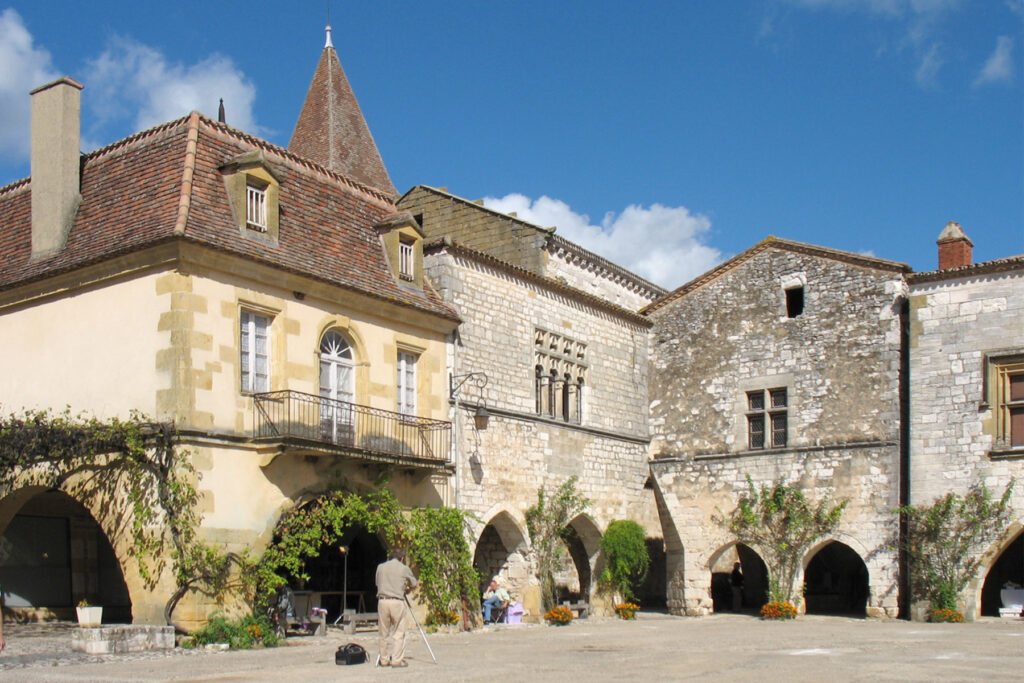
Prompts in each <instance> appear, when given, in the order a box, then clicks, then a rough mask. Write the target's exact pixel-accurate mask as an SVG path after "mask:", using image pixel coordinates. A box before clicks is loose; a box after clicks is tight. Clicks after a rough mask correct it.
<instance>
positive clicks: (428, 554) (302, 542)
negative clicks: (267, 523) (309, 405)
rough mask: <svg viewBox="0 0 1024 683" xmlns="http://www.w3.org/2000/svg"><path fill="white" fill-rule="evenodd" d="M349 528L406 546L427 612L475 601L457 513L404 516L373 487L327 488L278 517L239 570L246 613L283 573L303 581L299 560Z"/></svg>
mask: <svg viewBox="0 0 1024 683" xmlns="http://www.w3.org/2000/svg"><path fill="white" fill-rule="evenodd" d="M379 483H380V482H379ZM353 525H359V526H362V527H363V528H365V529H366V531H367V532H369V533H371V534H380V535H382V536H383V537H384V539H385V541H386V542H387V544H388V545H390V546H391V547H402V548H408V549H409V562H410V564H411V565H412V567H413V570H414V571H415V572H416V573H417V574H418V578H419V582H420V589H419V590H420V594H421V595H422V596H423V598H424V599H425V600H426V602H427V606H428V609H429V610H430V612H431V614H432V615H435V616H439V615H442V614H446V613H452V612H454V611H456V610H457V608H458V607H459V606H460V604H461V602H462V600H463V599H465V600H467V601H470V602H472V600H473V599H475V593H476V581H477V578H476V571H475V570H474V569H473V564H472V558H471V557H470V555H469V546H468V544H467V543H466V536H465V532H464V529H465V515H464V514H463V513H461V512H459V511H457V510H454V509H452V508H417V509H415V510H413V511H412V512H411V513H409V514H408V515H406V514H404V513H403V511H402V508H401V506H400V505H399V503H398V500H397V499H396V498H395V496H394V494H393V493H391V491H389V490H388V489H385V488H381V489H379V490H376V491H373V492H370V493H364V494H356V493H351V492H346V491H330V492H327V493H325V494H323V495H321V496H320V497H319V498H317V499H316V500H315V501H313V502H311V503H310V504H308V505H304V506H301V507H298V508H295V509H294V510H291V511H290V512H288V513H286V514H285V515H284V516H282V517H281V519H280V521H279V522H278V523H277V527H276V529H275V532H274V541H273V542H272V543H271V544H270V546H269V547H268V548H267V550H266V551H265V552H264V553H263V555H262V557H260V558H259V559H258V560H256V561H254V562H251V563H250V565H249V567H248V568H247V570H246V571H244V572H243V576H245V577H246V579H245V580H246V583H247V587H248V590H249V591H250V597H251V602H252V605H253V609H254V611H256V612H257V613H262V612H263V611H265V610H267V609H268V608H269V607H270V605H271V604H272V601H273V598H274V596H275V594H276V592H277V589H278V588H279V587H281V586H283V585H285V584H286V583H287V578H286V577H287V576H292V577H295V578H297V579H307V580H308V579H309V575H308V574H307V573H306V563H307V561H308V560H310V559H312V558H314V557H316V556H317V555H319V553H320V550H321V548H323V546H324V545H325V544H334V543H337V542H338V541H339V540H340V539H341V538H342V536H343V535H344V533H345V530H346V529H347V528H349V527H351V526H353Z"/></svg>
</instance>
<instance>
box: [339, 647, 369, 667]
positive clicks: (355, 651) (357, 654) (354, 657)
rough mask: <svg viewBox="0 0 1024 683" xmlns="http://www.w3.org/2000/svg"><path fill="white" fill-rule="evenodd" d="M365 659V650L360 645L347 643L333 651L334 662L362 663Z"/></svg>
mask: <svg viewBox="0 0 1024 683" xmlns="http://www.w3.org/2000/svg"><path fill="white" fill-rule="evenodd" d="M365 661H366V650H364V649H363V648H362V646H361V645H357V644H355V643H348V644H347V645H342V646H341V647H339V648H338V651H337V652H335V653H334V663H335V664H362V663H363V662H365Z"/></svg>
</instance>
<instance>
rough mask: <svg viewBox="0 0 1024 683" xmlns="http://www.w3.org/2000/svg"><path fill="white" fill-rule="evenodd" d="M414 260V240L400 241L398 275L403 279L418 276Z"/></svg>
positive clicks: (411, 278)
mask: <svg viewBox="0 0 1024 683" xmlns="http://www.w3.org/2000/svg"><path fill="white" fill-rule="evenodd" d="M414 263H415V261H414V260H413V244H412V242H399V243H398V276H399V277H400V278H402V279H403V280H413V279H415V278H416V266H415V265H414Z"/></svg>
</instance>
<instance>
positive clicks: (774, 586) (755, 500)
mask: <svg viewBox="0 0 1024 683" xmlns="http://www.w3.org/2000/svg"><path fill="white" fill-rule="evenodd" d="M848 502H849V501H846V500H842V501H839V502H838V503H833V502H832V500H831V499H830V498H828V497H825V498H823V499H822V500H820V501H818V502H817V503H812V502H811V501H809V500H807V497H806V496H804V494H803V492H802V491H800V489H798V488H796V487H795V486H791V485H789V484H786V483H785V482H784V481H783V480H782V479H780V480H778V481H776V482H774V483H773V484H771V485H768V484H765V485H762V486H761V488H760V490H759V489H757V488H756V487H755V486H754V482H753V480H752V479H751V478H750V476H749V475H748V476H747V494H746V495H745V496H741V497H740V499H739V502H738V503H737V505H736V508H735V509H734V510H733V511H732V512H731V513H729V514H728V515H722V514H721V513H719V514H718V515H717V516H716V517H715V521H716V522H717V523H718V524H719V525H720V526H723V527H725V528H726V529H728V530H729V531H731V532H732V533H733V534H734V535H735V536H736V540H737V541H739V542H740V543H743V544H745V545H749V546H751V547H753V548H755V549H757V550H760V551H761V552H762V553H764V563H765V564H766V565H767V566H768V576H769V581H768V583H769V588H768V596H767V598H768V600H769V601H770V602H780V603H783V602H788V603H793V604H797V602H798V601H799V600H798V598H797V599H795V598H794V595H793V593H794V590H793V584H794V583H795V581H796V577H797V575H798V574H799V572H800V561H801V560H802V559H803V556H804V554H805V553H806V552H807V550H808V549H809V548H810V547H811V544H812V543H814V541H816V540H817V539H819V538H821V537H822V536H826V535H828V534H830V533H832V531H833V530H835V528H836V527H837V526H839V520H840V519H841V518H842V516H843V510H845V509H846V504H847V503H848Z"/></svg>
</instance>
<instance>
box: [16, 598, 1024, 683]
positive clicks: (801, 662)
mask: <svg viewBox="0 0 1024 683" xmlns="http://www.w3.org/2000/svg"><path fill="white" fill-rule="evenodd" d="M28 628H31V627H19V626H18V625H12V626H11V627H10V630H9V642H10V645H9V647H8V649H7V650H6V651H5V652H4V653H2V654H0V669H3V670H2V671H0V678H2V679H3V680H4V681H8V680H10V681H72V680H73V681H321V680H333V679H339V678H344V679H345V680H356V681H359V680H378V679H381V678H385V679H386V678H401V679H404V680H417V681H452V680H457V681H476V680H489V681H496V680H519V681H534V680H552V681H553V680H569V679H574V678H576V679H578V680H581V681H582V680H586V681H592V680H616V679H620V680H621V679H627V678H633V679H642V680H655V681H656V680H659V679H660V680H665V679H697V680H715V681H723V680H724V681H749V680H758V679H761V680H765V681H767V680H786V681H820V680H829V679H831V680H834V681H849V680H902V681H934V680H943V681H969V680H1022V679H1024V621H1021V620H1016V621H999V620H994V619H985V620H982V621H979V622H977V623H973V624H916V623H908V622H903V621H872V620H860V619H845V618H837V617H818V616H805V617H801V618H800V619H798V620H796V621H794V622H785V623H772V622H763V621H761V620H760V619H757V618H754V617H749V616H741V615H731V614H723V615H715V616H711V617H704V618H679V617H670V616H666V615H663V614H647V613H641V614H640V617H639V619H638V620H637V621H635V622H623V621H620V620H617V619H600V618H595V619H588V620H583V621H577V622H574V623H573V624H571V625H569V626H567V627H564V628H555V627H548V626H538V625H524V626H521V627H498V628H488V629H486V630H484V631H476V632H472V633H457V634H432V635H429V636H428V637H429V639H430V644H431V647H432V648H433V650H434V652H435V654H436V655H437V659H438V664H436V665H435V664H433V663H432V662H431V659H430V655H429V654H428V653H427V650H426V648H425V647H424V645H423V641H422V640H421V638H420V637H419V633H417V632H416V631H412V632H410V634H409V650H408V651H409V664H410V666H409V668H407V669H404V670H391V669H375V668H374V667H373V666H372V665H370V664H363V665H358V666H350V667H338V666H336V665H335V664H334V650H335V649H336V648H337V647H338V645H340V644H343V643H345V642H349V640H350V638H348V637H346V636H345V634H344V633H341V632H338V631H335V630H331V631H330V633H329V635H328V636H327V637H325V638H312V637H306V638H291V639H289V645H288V646H287V647H282V648H276V649H270V650H254V651H248V652H224V653H205V652H203V653H187V652H182V651H177V652H176V654H171V655H167V654H142V655H122V656H116V655H111V656H105V657H98V658H97V657H93V658H90V659H91V661H85V660H84V658H83V659H82V660H80V661H75V660H74V659H73V658H72V659H71V660H68V659H67V658H66V659H65V660H64V661H65V662H67V663H59V660H60V656H61V653H60V652H59V650H60V647H61V645H60V644H61V643H64V642H68V643H69V642H70V635H69V634H67V632H66V631H65V632H63V633H61V634H57V635H56V636H47V637H41V636H36V637H35V638H33V637H32V636H30V635H29V634H28V633H24V634H23V633H22V631H25V630H26V629H28ZM374 636H375V634H373V633H371V632H363V633H359V634H357V635H356V636H355V637H354V638H352V639H351V640H355V641H356V642H359V643H360V644H362V645H363V646H364V647H366V648H367V650H368V651H369V652H370V654H371V659H372V658H373V656H374V655H375V654H376V638H375V637H374ZM33 640H34V642H35V643H36V644H35V645H33V644H32V642H33ZM65 649H67V648H65ZM33 650H35V652H34V654H33V653H32V651H33ZM40 650H42V651H40ZM65 654H67V653H65ZM18 661H20V662H21V663H22V664H29V663H31V664H32V666H30V667H28V668H7V667H8V666H20V665H18V664H16V662H18Z"/></svg>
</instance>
